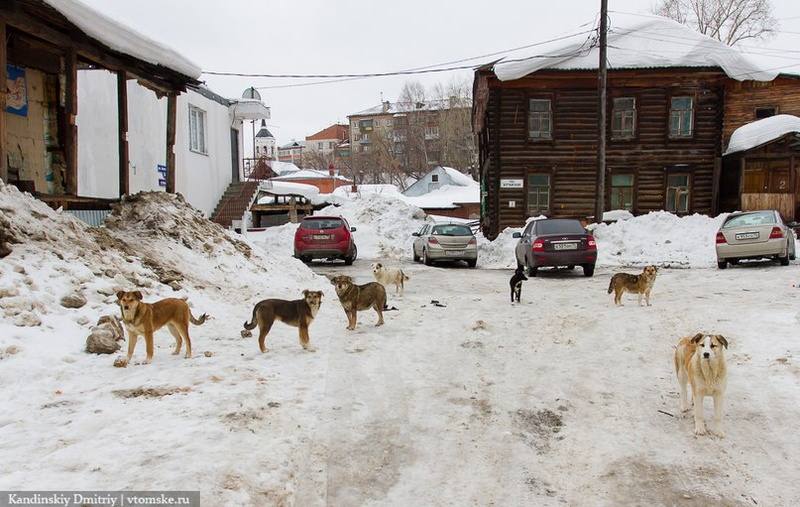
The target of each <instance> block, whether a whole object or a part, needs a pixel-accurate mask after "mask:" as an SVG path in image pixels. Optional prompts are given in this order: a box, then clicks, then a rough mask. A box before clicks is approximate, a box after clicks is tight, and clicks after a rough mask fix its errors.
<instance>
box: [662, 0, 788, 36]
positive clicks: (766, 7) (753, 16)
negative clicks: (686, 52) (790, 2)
mask: <svg viewBox="0 0 800 507" xmlns="http://www.w3.org/2000/svg"><path fill="white" fill-rule="evenodd" d="M652 11H653V13H654V14H658V15H659V16H665V17H667V18H670V19H673V20H675V21H677V22H678V23H681V24H684V25H686V26H690V27H692V28H693V29H695V30H697V31H698V32H700V33H702V34H705V35H708V36H709V37H713V38H715V39H717V40H719V41H722V42H724V43H725V44H727V45H729V46H733V45H735V44H738V43H739V42H742V41H747V40H768V39H770V38H771V37H773V36H775V34H776V33H777V31H778V28H779V27H778V22H777V20H776V19H775V18H774V17H773V16H772V5H771V4H770V1H769V0H658V1H657V2H656V3H655V4H654V6H653V9H652Z"/></svg>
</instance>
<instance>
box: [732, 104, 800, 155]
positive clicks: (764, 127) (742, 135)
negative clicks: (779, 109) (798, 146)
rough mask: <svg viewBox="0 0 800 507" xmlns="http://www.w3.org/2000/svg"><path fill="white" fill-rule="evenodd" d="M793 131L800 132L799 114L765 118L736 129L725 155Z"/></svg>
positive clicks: (747, 148)
mask: <svg viewBox="0 0 800 507" xmlns="http://www.w3.org/2000/svg"><path fill="white" fill-rule="evenodd" d="M792 132H796V133H800V118H798V117H797V116H792V115H790V114H778V115H775V116H770V117H769V118H763V119H761V120H757V121H754V122H752V123H748V124H747V125H744V126H741V127H739V128H738V129H736V130H734V131H733V134H731V140H730V142H729V143H728V149H727V150H725V153H723V155H730V154H731V153H736V152H739V151H746V150H749V149H751V148H755V147H757V146H761V145H762V144H764V143H768V142H770V141H773V140H775V139H778V138H780V137H783V136H785V135H786V134H791V133H792Z"/></svg>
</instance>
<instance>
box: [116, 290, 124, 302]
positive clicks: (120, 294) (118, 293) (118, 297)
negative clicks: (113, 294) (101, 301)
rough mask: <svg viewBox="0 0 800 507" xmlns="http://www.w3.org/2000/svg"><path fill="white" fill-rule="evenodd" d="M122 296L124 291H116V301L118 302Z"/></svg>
mask: <svg viewBox="0 0 800 507" xmlns="http://www.w3.org/2000/svg"><path fill="white" fill-rule="evenodd" d="M123 294H125V291H124V290H118V291H117V299H118V300H119V299H122V295H123Z"/></svg>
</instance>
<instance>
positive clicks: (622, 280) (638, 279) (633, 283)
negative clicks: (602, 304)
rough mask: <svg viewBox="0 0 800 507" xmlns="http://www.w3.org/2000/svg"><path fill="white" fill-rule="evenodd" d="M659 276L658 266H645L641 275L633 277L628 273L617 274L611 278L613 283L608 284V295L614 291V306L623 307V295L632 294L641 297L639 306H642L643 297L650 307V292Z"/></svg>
mask: <svg viewBox="0 0 800 507" xmlns="http://www.w3.org/2000/svg"><path fill="white" fill-rule="evenodd" d="M656 275H658V268H657V267H656V266H645V268H644V269H643V270H642V272H641V274H638V275H631V274H628V273H617V274H616V275H614V276H612V277H611V282H609V284H608V293H609V294H611V291H614V304H615V305H617V306H622V294H623V293H625V292H630V293H631V294H638V295H639V306H642V296H645V299H646V300H647V306H650V290H652V288H653V283H655V281H656Z"/></svg>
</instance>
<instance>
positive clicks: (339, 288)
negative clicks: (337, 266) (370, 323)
mask: <svg viewBox="0 0 800 507" xmlns="http://www.w3.org/2000/svg"><path fill="white" fill-rule="evenodd" d="M331 282H332V283H333V286H334V287H336V295H337V296H339V302H340V303H341V304H342V308H344V313H345V314H346V315H347V329H350V330H351V331H352V330H353V329H355V328H356V320H357V318H358V312H359V311H360V310H367V309H369V308H374V309H375V311H376V312H378V323H377V324H375V326H380V325H383V309H384V308H386V289H385V288H384V287H383V285H381V284H379V283H378V282H369V283H367V284H364V285H356V284H354V283H353V279H352V278H350V277H349V276H345V275H339V276H335V277H333V278H331Z"/></svg>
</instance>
